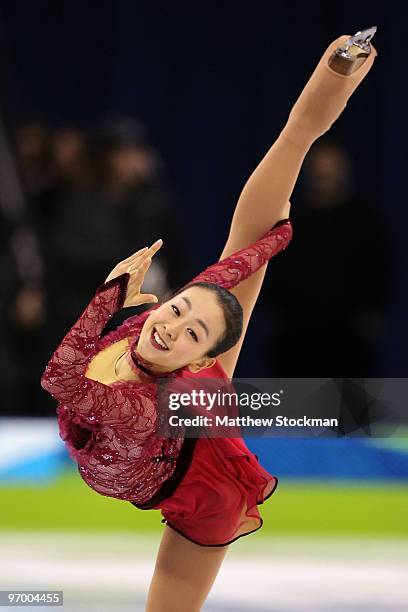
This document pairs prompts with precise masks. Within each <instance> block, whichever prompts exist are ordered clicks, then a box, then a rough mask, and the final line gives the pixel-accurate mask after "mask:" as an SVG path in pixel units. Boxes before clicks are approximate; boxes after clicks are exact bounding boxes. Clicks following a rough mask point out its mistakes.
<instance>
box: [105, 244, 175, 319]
mask: <svg viewBox="0 0 408 612" xmlns="http://www.w3.org/2000/svg"><path fill="white" fill-rule="evenodd" d="M162 244H163V240H162V239H161V238H160V239H159V240H156V242H155V243H154V244H152V246H151V247H150V248H147V247H144V248H143V249H140V250H139V251H136V253H133V255H130V257H127V258H126V259H124V260H123V261H120V262H119V263H118V264H117V265H116V266H115V267H114V268H113V270H112V272H111V273H110V274H109V276H108V277H107V279H106V281H105V282H106V283H107V282H108V281H110V280H112V279H113V278H116V277H117V276H121V275H122V274H124V273H125V272H128V273H129V274H130V278H129V282H128V285H127V290H126V298H125V300H124V303H123V308H128V307H129V306H139V305H140V304H150V303H156V302H158V298H157V296H155V295H152V294H142V293H140V288H141V286H142V284H143V281H144V277H145V274H146V272H147V270H148V269H149V267H150V264H151V263H152V257H153V255H155V254H156V253H157V251H158V250H159V249H160V247H161V246H162Z"/></svg>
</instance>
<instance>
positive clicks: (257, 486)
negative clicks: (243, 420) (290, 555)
mask: <svg viewBox="0 0 408 612" xmlns="http://www.w3.org/2000/svg"><path fill="white" fill-rule="evenodd" d="M202 372H203V374H202V375H203V376H206V377H208V376H211V377H214V378H227V375H226V373H225V372H224V370H223V369H222V367H221V366H220V364H219V363H218V362H216V364H215V365H214V366H213V368H211V370H208V369H207V370H202ZM195 376H196V375H195ZM277 484H278V478H277V477H276V476H272V475H271V474H269V472H267V471H266V470H265V469H264V468H263V467H262V466H261V465H260V463H259V462H258V457H257V456H256V455H255V454H254V453H252V452H251V451H250V450H249V448H248V447H247V445H246V444H245V441H244V439H243V438H242V437H241V438H216V437H214V438H199V439H198V440H197V443H196V445H195V448H194V452H193V457H192V460H191V463H190V465H189V467H188V469H187V472H186V474H185V475H184V477H183V479H182V480H181V482H180V484H179V485H178V486H177V489H176V491H175V492H174V493H173V494H172V495H171V496H170V497H168V498H167V499H164V500H163V501H161V502H160V503H158V504H157V505H156V506H154V509H160V510H161V514H162V516H163V517H164V518H163V520H162V523H166V524H167V525H169V527H172V528H173V529H175V530H176V531H178V532H179V533H180V534H181V535H183V536H184V537H186V538H188V539H189V540H191V541H192V542H195V543H196V544H200V545H203V546H226V545H227V544H231V542H234V541H235V540H237V539H238V538H240V537H242V536H244V535H248V534H249V533H252V532H254V531H256V530H257V529H260V528H261V527H262V524H263V520H262V518H261V516H260V513H259V509H258V505H260V504H262V503H263V502H264V501H265V500H266V499H268V497H270V496H271V495H272V493H273V492H274V491H275V489H276V487H277Z"/></svg>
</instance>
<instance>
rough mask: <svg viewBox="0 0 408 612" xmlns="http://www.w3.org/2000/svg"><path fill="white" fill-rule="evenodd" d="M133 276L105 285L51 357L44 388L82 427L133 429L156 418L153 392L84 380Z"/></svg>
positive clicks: (146, 387)
mask: <svg viewBox="0 0 408 612" xmlns="http://www.w3.org/2000/svg"><path fill="white" fill-rule="evenodd" d="M128 280H129V274H128V273H125V274H122V275H121V276H118V277H117V278H114V279H112V280H111V281H109V282H108V283H104V284H102V285H100V286H99V287H98V289H97V291H96V293H95V296H94V297H93V299H92V300H91V302H90V304H89V305H88V306H87V308H86V309H85V311H84V312H83V313H82V315H81V316H80V317H79V319H78V321H77V322H76V323H75V325H74V326H73V327H72V329H71V330H70V331H69V332H68V334H67V335H66V336H65V338H64V339H63V340H62V342H61V343H60V344H59V346H58V347H57V349H56V350H55V352H54V354H53V355H52V357H51V359H50V361H49V363H48V365H47V367H46V369H45V371H44V374H43V375H42V378H41V386H42V387H43V389H45V390H46V391H48V393H50V394H51V395H52V396H53V397H54V398H55V399H56V400H58V401H59V402H61V403H63V404H64V405H66V406H68V407H69V408H71V409H72V410H73V412H75V413H76V415H77V417H78V422H80V421H82V422H85V423H87V424H95V423H100V422H103V423H105V424H107V425H113V424H120V425H121V426H122V427H125V428H126V427H133V425H134V424H135V423H136V421H137V422H138V429H139V428H140V427H141V426H142V423H140V415H141V414H146V415H149V417H150V416H152V415H153V414H154V393H155V390H154V386H153V385H144V384H143V385H142V384H141V385H132V386H130V387H129V388H126V387H124V388H122V389H120V390H119V389H117V388H114V387H110V386H108V385H104V384H102V383H100V382H97V381H94V380H91V379H89V378H86V377H85V372H86V369H87V366H88V363H89V361H90V360H91V359H92V357H93V355H94V354H95V352H96V351H95V347H96V344H97V342H98V340H99V338H100V335H101V333H102V331H103V329H104V327H105V325H106V324H107V322H108V321H109V319H110V318H111V317H112V316H113V314H114V313H115V312H116V311H117V310H119V309H120V308H121V307H122V305H123V302H124V299H125V296H126V288H127V283H128Z"/></svg>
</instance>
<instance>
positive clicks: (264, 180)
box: [223, 36, 377, 255]
mask: <svg viewBox="0 0 408 612" xmlns="http://www.w3.org/2000/svg"><path fill="white" fill-rule="evenodd" d="M348 38H349V37H348V36H340V37H339V38H337V39H336V40H335V41H333V42H332V43H331V44H330V45H329V46H328V47H327V49H326V51H325V52H324V54H323V56H322V57H321V59H320V61H319V63H318V65H317V67H316V69H315V70H314V72H313V74H312V75H311V77H310V78H309V80H308V82H307V83H306V86H305V87H304V89H303V91H302V92H301V94H300V96H299V98H298V100H297V101H296V103H295V104H294V106H293V108H292V110H291V112H290V115H289V118H288V121H287V124H286V125H285V127H284V129H283V130H282V132H281V133H280V135H279V137H278V138H277V140H276V142H275V143H274V144H273V145H272V147H271V148H270V149H269V151H268V152H267V153H266V155H265V157H264V158H263V159H262V160H261V162H260V163H259V164H258V166H257V167H256V168H255V170H254V171H253V173H252V174H251V176H250V177H249V179H248V180H247V182H246V184H245V186H244V188H243V190H242V192H241V194H240V197H239V199H238V202H237V205H236V208H235V212H234V216H233V219H232V223H231V230H230V235H229V238H228V241H233V242H234V243H235V242H236V241H237V238H239V239H240V240H243V244H239V248H241V247H244V246H245V245H246V244H250V243H251V242H254V241H255V240H257V239H258V238H259V237H260V236H262V235H263V234H265V232H267V231H268V229H270V228H271V227H272V226H273V225H274V224H275V223H276V222H277V221H279V220H280V219H283V218H285V216H287V215H288V212H289V209H290V205H289V204H288V202H289V199H290V197H291V194H292V191H293V188H294V186H295V183H296V180H297V178H298V175H299V172H300V169H301V166H302V163H303V160H304V158H305V156H306V154H307V152H308V150H309V149H310V147H311V146H312V144H313V143H314V142H315V141H316V140H317V139H318V138H319V137H320V136H321V135H322V134H324V133H325V132H327V131H328V130H329V129H330V127H331V126H332V124H333V123H334V122H335V121H336V119H337V118H338V117H339V116H340V115H341V113H342V112H343V110H344V109H345V107H346V104H347V101H348V99H349V98H350V96H351V95H352V93H353V92H354V90H355V89H356V88H357V87H358V85H359V84H360V83H361V81H362V80H363V79H364V77H365V76H366V74H367V73H368V71H369V70H370V68H371V66H372V65H373V62H374V59H375V57H376V55H377V52H376V50H375V49H374V47H373V46H372V52H371V55H370V56H369V57H368V58H367V59H366V61H365V62H364V64H363V65H362V66H360V68H359V69H358V70H357V71H356V72H355V73H354V74H352V75H350V76H345V75H340V74H337V73H336V72H334V71H333V70H332V69H331V68H330V67H329V66H328V64H327V62H328V59H329V57H330V56H331V54H332V53H333V51H334V50H335V49H337V47H339V46H341V45H342V44H344V42H345V41H346V40H347V39H348ZM288 207H289V208H288ZM228 254H230V253H229V252H226V253H225V255H228ZM223 255H224V254H223Z"/></svg>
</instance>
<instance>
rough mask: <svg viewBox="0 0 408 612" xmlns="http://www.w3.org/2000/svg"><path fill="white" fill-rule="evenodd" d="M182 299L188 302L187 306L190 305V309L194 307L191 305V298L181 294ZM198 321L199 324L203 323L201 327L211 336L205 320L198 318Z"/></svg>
mask: <svg viewBox="0 0 408 612" xmlns="http://www.w3.org/2000/svg"><path fill="white" fill-rule="evenodd" d="M181 299H182V300H184V301H185V303H186V304H187V306H188V309H189V310H191V309H192V306H191V302H190V300H189V299H188V298H186V297H184V295H183V296H181ZM196 321H197V323H198V324H199V325H201V327H202V328H203V330H204V331H205V333H206V334H207V336H209V334H210V332H209V331H208V327H207V326H206V324H205V323H204V321H202V320H201V319H196Z"/></svg>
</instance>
